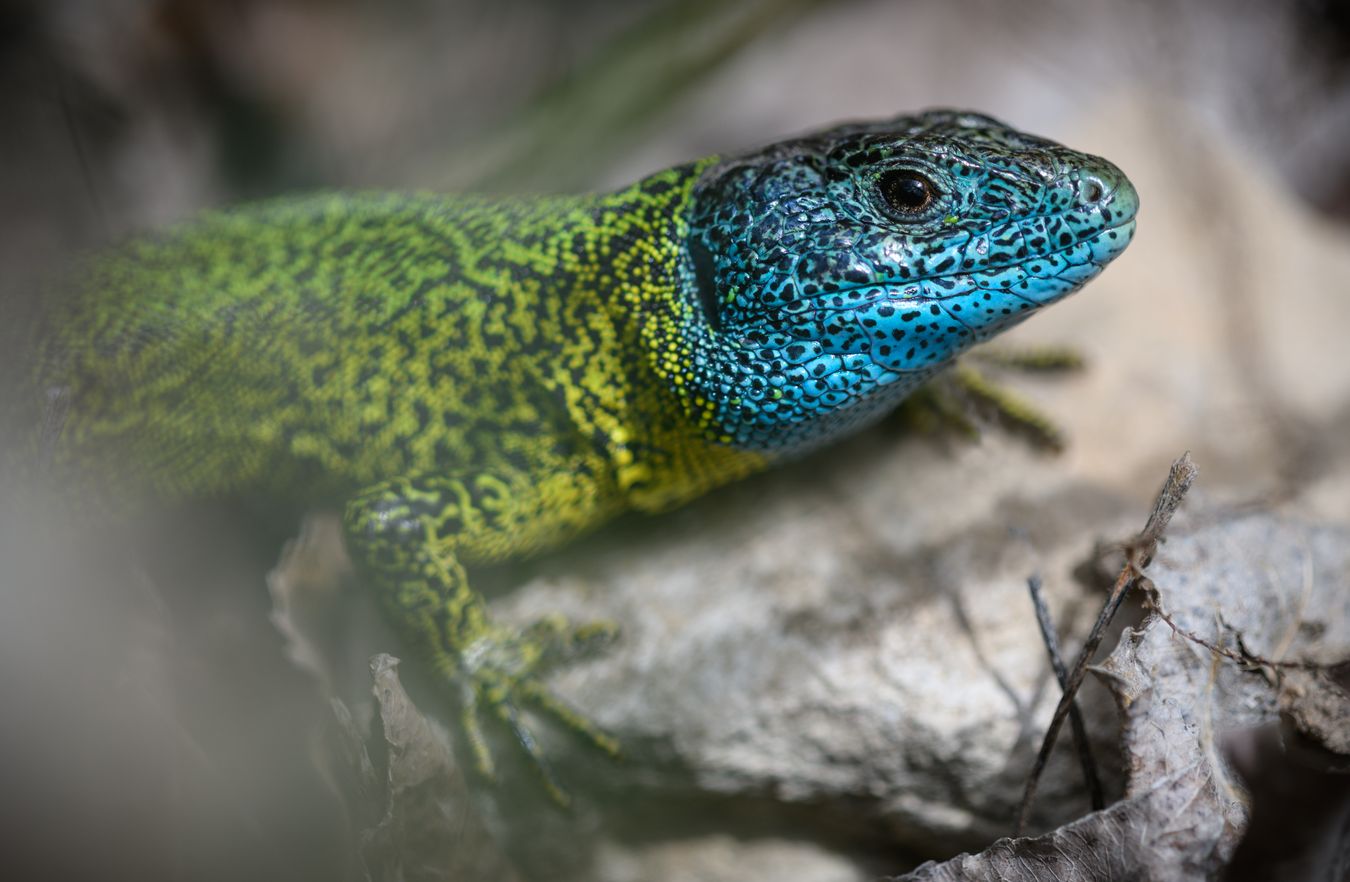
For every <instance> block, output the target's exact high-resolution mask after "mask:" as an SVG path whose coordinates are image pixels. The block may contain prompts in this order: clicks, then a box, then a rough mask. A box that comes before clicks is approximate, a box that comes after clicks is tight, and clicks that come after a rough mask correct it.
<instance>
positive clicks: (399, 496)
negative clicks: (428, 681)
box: [343, 474, 618, 804]
mask: <svg viewBox="0 0 1350 882" xmlns="http://www.w3.org/2000/svg"><path fill="white" fill-rule="evenodd" d="M558 480H561V481H564V482H566V481H569V480H571V478H570V476H563V477H560V478H559V479H558ZM560 489H565V488H560V487H557V486H551V484H550V482H549V481H547V480H546V481H544V482H540V483H532V482H525V481H507V480H503V479H501V478H499V477H497V476H495V475H491V474H479V475H476V476H474V477H473V478H471V479H467V480H461V479H458V478H449V477H445V476H440V475H431V476H417V477H409V478H398V479H394V480H390V481H385V482H382V483H380V484H377V485H375V486H373V487H370V488H369V489H367V490H366V491H365V492H363V493H361V494H360V495H358V496H357V497H355V498H354V499H352V500H351V501H350V502H349V503H348V505H347V508H346V513H345V516H344V519H343V526H344V533H345V538H346V542H347V546H348V550H349V551H350V552H351V555H352V557H353V559H354V560H355V561H356V564H357V567H358V569H359V570H360V571H361V572H362V573H363V574H364V575H365V576H366V577H367V578H369V579H371V580H372V581H373V582H374V584H375V587H376V588H377V590H378V591H379V593H380V597H381V600H382V602H383V606H384V607H385V609H386V611H387V613H388V615H389V616H390V617H391V619H392V620H393V622H394V624H395V626H396V627H397V628H398V629H399V631H400V632H401V633H402V635H403V637H404V639H406V640H407V641H409V643H410V644H412V645H413V646H414V648H415V649H416V651H417V652H418V653H420V654H421V656H422V657H423V658H424V659H425V660H426V661H427V662H429V663H430V664H431V665H432V666H433V668H434V669H435V671H436V673H437V674H439V675H440V676H442V677H444V678H446V681H447V682H448V683H453V684H455V685H456V686H457V689H456V691H455V698H456V699H457V700H458V704H459V721H460V729H461V731H462V732H463V734H464V737H465V739H466V743H467V746H468V749H469V752H470V754H471V756H472V760H473V764H474V766H475V768H476V769H477V770H478V772H480V773H481V774H482V775H483V776H485V777H486V778H488V779H492V778H494V777H495V769H496V763H494V761H493V759H492V753H491V751H490V750H489V748H488V744H487V740H486V738H485V736H484V729H483V718H484V717H485V716H491V717H495V718H496V719H498V720H500V721H501V722H502V723H504V724H505V725H506V726H507V727H508V728H509V729H510V731H511V733H512V735H513V736H514V738H515V741H516V742H517V743H518V744H519V746H520V747H521V749H522V750H524V752H525V753H526V755H527V756H528V758H529V759H530V761H531V763H532V764H533V765H534V766H535V768H536V769H537V770H538V771H539V773H540V775H541V777H542V778H543V781H544V785H545V787H546V788H547V789H548V791H549V794H550V796H552V797H553V798H554V799H555V800H556V801H558V802H559V803H562V804H566V803H567V801H568V800H567V797H566V795H565V794H564V793H563V791H562V790H561V788H559V786H558V785H557V783H556V782H555V780H554V778H553V775H552V773H551V772H550V770H549V767H548V763H547V761H546V759H545V757H544V756H543V753H542V751H541V750H540V748H539V746H538V744H537V742H536V741H535V738H534V736H533V734H531V732H530V730H529V728H528V727H527V726H526V724H525V722H524V721H523V720H522V719H521V715H520V711H521V708H522V707H524V706H529V707H532V708H534V709H535V710H538V711H542V712H543V713H545V714H547V715H548V716H551V717H553V718H554V719H555V720H557V721H559V722H561V723H562V724H564V725H565V726H566V727H567V728H569V729H571V730H573V731H575V732H577V733H579V734H581V735H582V736H583V737H585V738H586V739H587V740H589V741H590V742H591V743H593V744H594V745H596V746H597V747H599V748H600V749H601V750H603V751H604V752H606V753H608V754H611V755H617V753H618V744H617V742H616V741H615V740H614V739H613V738H611V737H610V736H609V735H607V734H605V733H604V732H602V731H601V730H600V729H598V728H597V727H596V726H595V725H594V724H592V723H591V722H590V721H589V720H587V719H586V718H585V717H583V716H581V715H580V714H578V713H577V712H576V711H574V710H572V709H571V708H569V707H568V706H566V705H565V704H564V703H563V702H561V701H560V700H559V699H558V698H556V697H555V696H554V695H553V694H552V693H551V692H549V691H548V690H547V689H546V688H545V687H544V686H543V685H542V684H541V683H540V682H539V680H538V679H537V678H538V675H539V674H540V673H541V669H542V668H543V667H545V666H547V665H548V664H549V663H550V662H552V661H555V660H558V659H559V658H561V657H563V656H565V655H568V654H571V653H574V652H575V651H576V650H577V647H578V645H580V644H593V643H595V642H597V640H599V639H602V638H605V637H608V636H611V635H612V633H613V629H612V628H611V627H608V626H605V625H592V626H587V627H583V628H579V629H572V628H569V627H567V626H566V625H565V623H564V622H563V621H562V620H561V618H560V617H550V618H547V619H544V620H543V621H541V622H540V623H537V624H536V625H534V626H532V627H530V628H528V629H526V630H525V631H522V632H514V631H511V630H509V629H506V628H503V627H501V626H500V625H497V624H496V623H494V622H493V621H492V620H491V618H490V617H489V615H488V612H487V608H486V605H485V604H484V602H483V599H482V597H481V596H480V595H479V594H478V592H476V591H474V590H473V588H472V587H471V586H470V584H469V581H468V578H467V576H466V574H465V571H464V566H463V564H464V563H465V562H468V563H471V564H472V563H487V562H491V561H494V560H500V559H503V558H505V557H507V556H508V555H511V554H518V553H521V552H522V551H528V550H531V548H530V547H529V546H530V545H531V544H541V542H540V540H535V539H534V536H537V535H539V533H540V531H541V530H542V531H544V532H548V531H552V535H557V536H561V535H565V533H564V531H565V530H567V529H568V527H569V524H568V523H567V521H568V517H567V515H568V512H569V511H573V510H572V509H571V508H569V507H568V506H567V505H562V504H561V501H562V500H566V499H567V498H568V497H569V496H570V494H568V493H566V492H562V493H560V492H559V490H560ZM550 506H552V507H557V508H559V510H558V511H556V512H553V511H551V508H550ZM550 514H552V515H553V516H552V517H550V516H549V515H550ZM574 531H575V528H574V529H573V532H574ZM522 546H523V547H522Z"/></svg>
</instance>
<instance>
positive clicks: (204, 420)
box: [38, 111, 1137, 798]
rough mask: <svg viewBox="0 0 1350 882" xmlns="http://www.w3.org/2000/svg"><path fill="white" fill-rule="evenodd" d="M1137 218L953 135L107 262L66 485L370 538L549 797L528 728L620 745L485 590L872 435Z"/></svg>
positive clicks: (691, 168)
mask: <svg viewBox="0 0 1350 882" xmlns="http://www.w3.org/2000/svg"><path fill="white" fill-rule="evenodd" d="M1136 209H1137V198H1136V196H1135V193H1134V190H1133V188H1132V187H1131V186H1130V183H1129V182H1128V180H1126V178H1125V176H1124V175H1123V174H1121V172H1120V171H1119V170H1118V169H1116V168H1115V167H1114V166H1113V165H1111V164H1110V163H1108V162H1106V161H1105V160H1102V159H1098V158H1095V157H1092V156H1088V155H1085V154H1081V153H1077V152H1074V151H1072V150H1069V149H1067V148H1064V147H1061V146H1059V145H1057V144H1054V143H1051V142H1049V141H1045V140H1042V139H1039V138H1035V137H1032V136H1029V135H1025V134H1022V133H1019V132H1017V131H1014V130H1012V129H1009V128H1007V127H1005V126H1003V125H1001V124H1000V123H998V122H996V121H994V120H992V119H989V118H987V117H983V116H978V115H975V114H968V113H959V112H950V111H932V112H928V113H923V114H919V115H915V116H905V117H900V118H898V119H894V120H890V121H885V122H879V123H871V124H856V125H845V126H841V127H838V128H834V129H831V130H828V131H823V132H820V133H817V134H813V135H810V136H808V137H804V138H799V139H796V140H791V141H786V142H783V143H779V144H774V145H772V146H770V147H768V148H765V149H763V150H760V151H757V152H753V153H750V154H747V155H742V156H736V157H731V158H718V157H713V158H708V159H703V160H700V161H697V162H693V163H690V164H688V165H683V166H679V167H676V168H672V169H669V170H667V171H663V172H660V173H658V174H654V175H652V176H650V177H648V178H645V179H643V180H641V181H639V182H637V183H636V184H634V185H632V186H631V187H628V188H627V189H623V190H620V191H618V192H615V193H610V194H607V195H591V196H576V197H547V198H534V199H488V198H480V197H468V196H444V195H383V194H379V195H351V194H332V195H320V196H313V197H306V198H288V199H281V200H278V201H273V202H269V203H264V204H261V205H256V206H250V207H245V208H242V209H238V210H234V211H228V212H223V213H217V214H211V215H207V216H205V217H203V218H201V219H199V220H196V221H194V222H192V223H189V224H187V225H185V226H182V227H179V228H177V229H173V230H171V231H169V232H167V233H164V234H162V235H158V236H155V237H152V238H146V239H143V240H140V241H136V242H133V243H131V244H128V245H125V246H123V247H121V248H118V249H115V250H113V251H112V252H110V253H108V254H105V255H102V256H99V257H97V258H95V259H93V260H91V261H90V262H89V264H88V266H87V268H86V269H85V271H84V272H83V273H82V275H81V278H80V282H79V285H78V290H77V293H76V295H75V296H73V297H71V298H68V299H67V300H66V301H65V302H64V303H63V304H62V305H61V306H60V307H59V308H57V309H55V310H54V315H53V316H52V321H51V323H50V325H49V327H50V328H52V331H51V332H50V333H49V334H48V335H47V336H46V338H45V340H44V343H43V344H42V352H41V357H40V358H39V361H38V363H39V372H40V383H39V388H40V389H41V390H42V392H43V394H44V395H46V396H48V399H49V400H50V401H51V402H54V406H52V407H51V408H49V420H48V423H49V427H48V428H49V431H47V432H46V433H45V440H44V441H43V442H42V445H43V450H42V451H40V455H42V456H43V457H44V459H45V461H46V463H47V468H48V469H49V471H50V473H51V474H52V475H54V476H56V477H57V479H58V480H62V479H63V478H62V476H65V475H69V474H78V475H84V476H88V477H91V478H93V479H94V480H96V481H97V483H98V484H99V485H101V486H100V488H99V493H100V494H101V495H104V496H106V497H109V498H115V499H118V500H124V501H129V502H128V504H131V505H140V504H144V503H145V502H148V501H173V500H182V499H185V498H189V497H192V498H198V497H213V496H221V495H225V494H241V493H242V494H252V495H261V496H263V497H264V498H265V499H267V500H269V501H272V502H276V503H286V504H294V505H309V504H318V503H324V502H329V503H331V502H335V501H336V502H339V503H340V504H342V505H345V518H344V527H345V540H346V544H347V548H348V550H349V552H350V554H351V556H352V558H353V559H354V561H355V562H356V564H357V566H358V569H359V570H360V572H361V573H362V574H363V575H364V578H365V579H366V580H368V581H369V582H370V584H371V585H373V586H374V587H375V588H376V590H377V591H378V592H379V594H380V597H381V598H382V600H383V605H384V608H385V609H386V610H387V612H388V614H389V616H390V617H391V619H392V620H393V622H394V623H395V624H396V625H397V627H398V628H399V629H400V631H401V633H402V634H403V635H404V636H405V638H406V639H407V640H408V641H409V643H410V644H412V645H413V646H415V647H416V649H417V650H418V651H419V652H420V654H421V655H422V657H423V658H424V659H425V660H426V661H427V662H429V663H430V664H431V665H432V666H433V667H434V669H435V670H436V671H438V672H439V673H440V674H441V675H443V676H444V678H445V682H446V684H447V685H448V686H451V687H453V688H451V689H450V690H448V691H449V694H450V696H451V697H452V698H454V699H456V700H457V703H458V709H459V720H460V723H461V727H462V730H463V732H464V734H465V736H466V739H467V745H468V750H469V752H470V755H471V757H472V760H473V763H474V765H475V766H476V767H477V769H478V771H479V772H481V773H482V774H484V775H486V776H489V777H491V776H492V775H493V772H494V767H495V763H494V758H493V755H492V753H491V751H490V750H489V748H488V745H487V741H486V740H485V738H484V734H483V723H484V720H485V719H491V718H493V717H496V718H500V720H502V721H503V722H504V723H505V724H506V725H507V726H508V727H509V728H510V729H511V731H512V732H513V734H514V735H515V737H516V739H517V740H518V741H519V743H520V744H521V745H522V747H523V748H524V749H525V750H526V751H527V752H528V753H529V755H530V756H531V757H532V758H533V760H534V761H535V762H536V763H538V764H539V766H540V768H541V769H545V768H546V767H545V766H544V757H543V756H542V755H541V751H540V749H539V748H538V746H537V745H536V743H535V741H534V739H533V737H532V735H531V734H530V731H529V729H528V728H527V727H526V726H525V724H524V723H523V722H522V720H521V717H520V711H521V709H522V708H523V707H526V706H528V707H531V708H533V709H535V710H537V711H542V712H544V713H545V714H546V715H549V716H552V717H554V718H556V719H557V720H560V721H562V722H563V723H565V724H566V725H568V726H570V727H571V728H573V729H575V730H577V731H579V732H581V733H583V734H584V735H586V736H588V737H589V739H590V740H591V741H593V742H594V743H595V744H597V745H599V746H600V747H602V748H603V749H605V750H607V751H611V752H613V751H615V750H617V745H616V744H615V742H614V741H613V740H612V739H611V738H610V737H609V736H608V735H607V734H605V733H604V732H602V731H600V730H599V729H598V728H597V727H595V726H594V725H592V724H591V723H590V722H588V721H587V720H586V719H584V718H583V717H581V716H580V715H579V714H577V713H575V712H574V711H572V710H571V709H569V708H568V707H566V706H565V705H564V704H562V703H561V702H560V701H559V700H557V699H556V698H554V697H553V696H552V695H551V694H550V693H549V692H548V691H547V690H545V689H544V688H543V687H542V686H541V685H540V682H539V680H538V679H537V674H538V673H539V667H540V665H541V663H542V662H543V661H544V659H545V657H546V656H547V655H548V646H549V644H550V643H551V642H552V641H556V640H560V639H566V638H567V635H568V632H566V630H565V629H564V628H563V627H562V626H561V625H560V624H559V623H557V622H552V621H550V622H547V623H545V624H544V625H543V626H542V627H540V628H537V629H531V630H529V631H527V632H525V633H523V634H521V633H513V632H511V631H509V630H507V629H505V628H503V627H501V626H499V625H497V624H495V623H494V622H493V621H492V619H491V618H490V617H489V616H488V613H487V610H486V608H485V606H484V602H483V600H482V598H481V597H480V596H479V595H478V594H477V593H476V592H475V591H474V590H473V588H472V587H471V581H470V579H469V577H468V576H467V575H466V568H472V567H474V566H478V565H483V564H490V563H494V562H500V561H504V560H507V559H513V558H516V557H518V556H522V555H528V554H531V553H533V552H537V551H539V550H541V549H545V548H548V547H550V546H555V545H557V544H559V543H561V542H564V541H565V540H567V539H568V538H569V537H573V536H575V535H576V534H578V533H580V532H582V531H584V530H587V529H590V528H592V527H594V526H596V525H597V524H600V523H601V522H603V521H605V520H606V519H608V518H610V517H612V516H614V515H616V514H618V513H620V512H623V511H628V510H637V511H644V512H651V511H659V510H662V509H667V508H670V507H671V506H674V505H678V504H680V503H682V502H685V501H687V500H689V499H692V498H693V497H696V496H698V495H700V494H702V493H704V492H705V491H708V490H710V489H711V488H713V487H716V486H717V485H719V484H723V483H725V482H728V481H731V480H733V479H736V478H739V477H741V476H744V475H747V474H750V473H752V472H755V471H758V470H761V469H763V468H765V467H767V466H769V465H771V464H773V463H776V462H780V461H783V460H785V459H789V458H792V457H795V456H799V455H801V454H802V453H804V452H806V451H808V450H810V449H812V448H814V447H816V446H818V445H821V444H824V443H826V442H828V441H830V440H832V439H834V438H836V437H838V436H841V435H843V434H845V433H848V432H852V431H854V430H856V429H858V428H860V427H862V426H864V425H867V424H868V423H869V422H871V421H873V420H875V419H876V418H878V417H879V416H881V415H883V414H884V413H886V412H887V411H888V410H890V409H892V408H893V407H894V406H895V405H896V404H897V403H898V402H899V401H900V400H902V399H903V398H904V397H905V396H906V395H908V394H909V393H910V392H911V391H913V390H914V389H915V387H916V386H918V385H919V384H921V383H922V382H923V381H924V380H926V379H928V378H930V377H931V376H933V375H934V373H935V372H937V371H939V370H940V369H942V368H943V367H944V366H946V365H948V364H950V363H951V362H952V360H953V359H954V358H955V357H956V356H957V355H958V354H959V353H961V352H962V351H964V350H966V349H967V348H968V347H970V346H971V345H972V344H975V343H977V342H979V341H982V340H985V339H988V338H989V337H991V336H993V335H995V334H997V333H999V332H1000V331H1002V330H1004V329H1006V328H1008V327H1010V326H1012V325H1013V324H1016V323H1017V322H1019V321H1021V320H1022V319H1024V318H1026V317H1027V316H1028V315H1030V314H1031V313H1032V312H1034V311H1035V310H1036V309H1038V308H1040V307H1041V306H1044V305H1046V304H1048V303H1050V302H1052V301H1055V300H1058V299H1060V298H1062V297H1064V296H1065V295H1067V294H1069V293H1071V292H1072V291H1074V290H1076V289H1077V288H1078V287H1080V286H1081V285H1082V284H1084V283H1085V282H1086V281H1088V280H1089V279H1090V278H1092V277H1093V276H1095V275H1096V274H1097V273H1098V272H1099V271H1100V270H1101V269H1102V267H1103V266H1105V264H1106V263H1107V262H1108V261H1110V260H1111V259H1112V258H1114V257H1115V256H1116V255H1118V254H1119V253H1120V252H1121V251H1122V250H1123V249H1124V248H1125V246H1126V245H1127V244H1128V243H1129V241H1130V238H1131V236H1132V234H1133V231H1134V217H1135V212H1136ZM52 413H56V414H58V418H56V419H52V418H51V414H52ZM545 779H546V782H547V784H548V786H549V788H550V790H551V791H552V792H553V793H554V794H555V796H557V797H558V798H562V796H561V793H560V791H558V790H557V788H556V786H555V785H554V784H553V783H552V779H551V777H549V776H548V773H547V772H546V771H545Z"/></svg>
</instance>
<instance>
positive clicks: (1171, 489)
mask: <svg viewBox="0 0 1350 882" xmlns="http://www.w3.org/2000/svg"><path fill="white" fill-rule="evenodd" d="M1197 473H1198V469H1196V466H1195V463H1194V462H1193V461H1192V460H1191V454H1190V451H1187V452H1186V453H1183V454H1182V455H1181V458H1180V459H1178V460H1177V461H1176V462H1174V463H1172V468H1171V471H1169V472H1168V475H1167V481H1166V482H1165V483H1164V484H1163V487H1162V490H1160V491H1159V492H1158V498H1157V499H1155V500H1154V502H1153V510H1152V512H1150V513H1149V516H1148V522H1147V523H1146V524H1144V529H1143V531H1142V532H1140V534H1139V535H1138V536H1136V537H1135V538H1134V539H1133V540H1132V541H1131V542H1128V543H1126V545H1125V565H1124V566H1123V567H1121V570H1120V575H1119V576H1118V577H1117V578H1116V582H1115V584H1114V585H1113V586H1112V588H1111V595H1110V596H1109V597H1108V598H1107V599H1106V604H1105V605H1104V606H1103V607H1102V611H1101V613H1100V614H1099V615H1098V616H1097V621H1095V622H1093V624H1092V630H1091V631H1089V632H1088V636H1087V639H1086V640H1084V641H1083V648H1082V649H1081V650H1080V651H1079V653H1078V657H1077V658H1076V659H1075V660H1074V664H1073V670H1072V671H1070V673H1069V677H1068V680H1067V682H1066V683H1065V684H1064V691H1063V694H1062V695H1060V698H1059V704H1058V705H1057V706H1056V707H1055V713H1054V715H1053V716H1051V718H1050V725H1049V726H1048V727H1047V728H1046V730H1045V739H1044V740H1043V741H1042V742H1041V749H1040V752H1039V753H1037V754H1036V762H1035V763H1034V764H1033V765H1032V768H1031V774H1030V775H1029V776H1028V777H1027V785H1026V790H1025V791H1024V792H1023V793H1022V802H1021V804H1020V805H1018V807H1017V821H1016V824H1015V826H1014V828H1013V833H1014V835H1017V836H1020V835H1022V831H1023V830H1024V829H1026V823H1027V815H1028V814H1029V813H1030V811H1031V802H1032V800H1033V799H1035V798H1036V787H1037V785H1038V784H1039V783H1040V779H1041V774H1042V773H1043V772H1044V771H1045V766H1046V763H1047V762H1049V759H1050V751H1051V750H1053V749H1054V746H1055V739H1056V738H1057V737H1058V736H1059V730H1060V729H1061V728H1063V726H1064V720H1065V719H1066V718H1067V717H1068V716H1069V709H1070V708H1072V707H1073V701H1074V696H1075V695H1077V694H1078V689H1079V687H1080V686H1082V684H1083V678H1084V677H1085V676H1086V675H1087V668H1088V663H1089V662H1090V661H1091V660H1092V657H1093V656H1094V655H1096V653H1097V648H1098V647H1099V646H1100V645H1101V642H1102V637H1103V636H1105V634H1106V628H1107V626H1108V625H1110V623H1111V620H1112V619H1113V618H1115V615H1116V612H1117V611H1118V610H1119V609H1120V605H1121V603H1123V602H1124V600H1125V597H1126V595H1127V594H1129V591H1130V588H1131V587H1132V586H1133V585H1134V584H1135V582H1136V581H1138V580H1139V579H1140V578H1142V576H1143V573H1142V571H1143V569H1144V568H1145V567H1147V566H1148V565H1149V564H1150V563H1151V562H1152V561H1153V555H1154V552H1156V551H1157V549H1158V543H1159V542H1161V541H1162V537H1163V533H1164V532H1165V531H1166V530H1167V525H1168V524H1169V523H1171V521H1172V516H1173V515H1175V514H1176V511H1177V508H1178V507H1179V506H1180V505H1181V501H1182V500H1183V499H1185V498H1186V492H1187V491H1188V490H1190V488H1191V484H1192V483H1194V481H1195V476H1196V474H1197Z"/></svg>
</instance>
